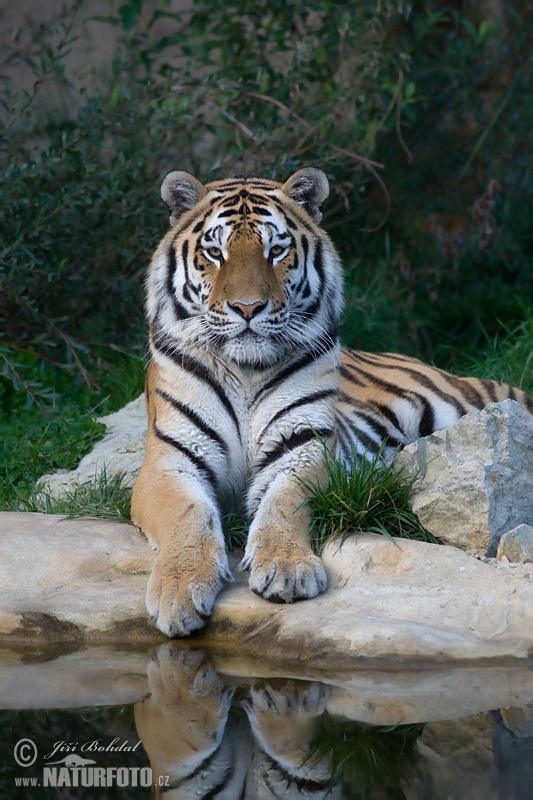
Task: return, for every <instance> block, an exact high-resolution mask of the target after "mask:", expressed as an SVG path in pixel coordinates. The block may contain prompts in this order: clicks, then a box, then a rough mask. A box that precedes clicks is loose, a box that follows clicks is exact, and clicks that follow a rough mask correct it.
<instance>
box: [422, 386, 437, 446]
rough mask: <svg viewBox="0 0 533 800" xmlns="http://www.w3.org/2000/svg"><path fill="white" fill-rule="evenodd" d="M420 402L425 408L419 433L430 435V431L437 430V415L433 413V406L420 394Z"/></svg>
mask: <svg viewBox="0 0 533 800" xmlns="http://www.w3.org/2000/svg"><path fill="white" fill-rule="evenodd" d="M419 398H420V402H421V403H422V406H423V408H424V411H423V413H422V417H421V419H420V422H419V424H418V435H419V436H429V434H430V433H433V431H434V430H435V415H434V413H433V408H432V407H431V404H430V403H429V401H428V400H426V398H425V397H422V395H419Z"/></svg>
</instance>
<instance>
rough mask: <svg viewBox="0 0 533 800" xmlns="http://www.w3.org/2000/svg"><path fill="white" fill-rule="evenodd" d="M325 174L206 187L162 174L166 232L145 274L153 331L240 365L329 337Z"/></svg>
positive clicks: (337, 289) (335, 283)
mask: <svg viewBox="0 0 533 800" xmlns="http://www.w3.org/2000/svg"><path fill="white" fill-rule="evenodd" d="M328 194H329V186H328V181H327V178H326V176H325V175H324V173H323V172H322V171H321V170H319V169H315V168H313V167H307V168H304V169H300V170H299V171H298V172H296V173H295V174H294V175H293V176H292V177H291V178H289V180H288V181H287V182H286V183H284V184H281V183H278V182H276V181H272V180H267V179H263V178H256V177H248V176H244V177H241V176H236V177H233V178H228V179H225V180H218V181H214V182H213V183H208V184H206V185H205V186H204V185H203V184H202V183H200V181H198V180H197V179H196V178H194V177H193V176H192V175H190V174H189V173H187V172H182V171H179V172H171V173H170V174H169V175H167V177H166V178H165V180H164V181H163V185H162V187H161V196H162V199H163V201H164V202H165V204H166V205H167V207H168V209H169V213H170V224H171V229H170V231H169V232H168V233H167V234H166V236H165V237H164V238H163V240H162V242H161V244H160V245H159V247H158V249H157V250H156V252H155V254H154V257H153V260H152V266H151V269H150V273H149V277H148V317H149V321H150V325H151V331H152V337H156V338H160V339H164V340H165V341H166V342H167V344H172V345H173V346H175V347H183V346H186V347H187V348H188V349H189V348H190V347H192V348H195V349H197V348H203V349H204V350H205V349H207V350H208V351H210V352H211V353H212V354H215V353H217V352H218V353H219V354H220V355H221V356H222V357H223V358H224V359H226V360H229V361H232V362H235V363H237V364H240V365H241V366H254V367H261V366H263V367H266V366H269V365H273V364H275V363H277V362H279V361H280V360H282V359H284V358H286V356H287V355H288V354H290V353H292V352H294V351H295V350H297V349H301V347H302V345H306V347H307V348H309V345H311V346H314V347H315V348H316V349H317V351H318V352H320V351H321V350H322V349H324V347H326V349H327V347H329V346H330V345H331V344H332V343H333V340H334V339H335V337H336V332H337V327H338V322H339V316H340V313H341V307H342V272H341V267H340V263H339V259H338V256H337V254H336V252H335V249H334V247H333V245H332V243H331V241H330V239H329V237H328V236H327V234H326V233H325V232H324V231H323V230H322V229H321V228H320V227H319V226H318V223H319V222H320V219H321V217H322V215H321V212H320V206H321V205H322V203H323V202H324V201H325V199H326V198H327V196H328Z"/></svg>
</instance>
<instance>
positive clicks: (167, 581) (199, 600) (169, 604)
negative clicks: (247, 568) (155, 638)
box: [146, 550, 231, 637]
mask: <svg viewBox="0 0 533 800" xmlns="http://www.w3.org/2000/svg"><path fill="white" fill-rule="evenodd" d="M224 580H231V573H230V570H229V566H228V561H227V558H226V554H225V553H221V554H220V555H219V557H218V559H216V560H215V559H213V560H211V561H205V562H201V563H200V562H198V563H196V564H195V565H194V567H193V568H191V566H190V565H187V564H184V563H183V561H182V560H180V559H179V558H176V557H175V556H174V557H173V558H170V557H168V556H167V555H165V552H164V551H163V550H162V551H161V552H160V553H159V555H158V558H157V561H156V563H155V565H154V567H153V569H152V574H151V575H150V579H149V581H148V588H147V590H146V608H147V610H148V614H149V615H150V619H151V620H152V622H153V623H154V624H155V625H156V627H157V628H158V629H159V630H160V631H161V633H164V634H165V635H166V636H170V637H175V636H189V634H191V633H192V632H193V631H195V630H199V629H200V628H203V627H204V625H205V623H206V621H207V619H208V618H209V616H210V614H211V612H212V610H213V606H214V604H215V599H216V596H217V594H218V593H219V591H220V590H221V588H222V585H223V582H224Z"/></svg>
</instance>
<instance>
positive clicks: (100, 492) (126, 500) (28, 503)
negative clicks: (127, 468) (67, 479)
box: [17, 469, 132, 522]
mask: <svg viewBox="0 0 533 800" xmlns="http://www.w3.org/2000/svg"><path fill="white" fill-rule="evenodd" d="M131 491H132V490H131V487H130V486H127V485H126V484H125V476H124V474H123V473H121V472H119V473H117V474H116V475H111V476H110V477H108V476H107V472H106V470H105V469H103V470H102V472H100V473H99V474H98V475H97V476H96V477H95V479H94V480H93V481H87V482H85V483H78V484H75V485H74V486H73V487H72V488H71V489H67V491H65V493H64V494H63V495H62V496H61V497H54V496H53V495H52V494H51V493H50V491H49V490H48V489H47V488H46V486H44V487H42V488H41V487H39V486H37V487H36V489H35V490H34V491H33V493H32V494H31V495H30V496H29V497H28V498H27V499H24V500H21V501H20V502H19V504H18V509H17V510H18V511H34V512H41V513H44V514H64V515H65V517H67V518H68V519H74V518H76V517H98V518H101V519H112V520H116V521H117V522H131Z"/></svg>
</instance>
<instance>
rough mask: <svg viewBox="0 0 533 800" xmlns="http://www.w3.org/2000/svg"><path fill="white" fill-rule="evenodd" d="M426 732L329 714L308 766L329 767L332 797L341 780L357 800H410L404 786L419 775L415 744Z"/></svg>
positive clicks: (316, 737) (313, 743) (320, 724)
mask: <svg viewBox="0 0 533 800" xmlns="http://www.w3.org/2000/svg"><path fill="white" fill-rule="evenodd" d="M423 728H424V726H423V725H422V724H418V725H391V726H373V725H366V724H365V723H362V722H352V721H350V720H346V719H340V718H336V717H333V716H330V715H329V714H328V713H327V712H326V713H324V714H323V715H322V716H321V717H320V719H319V720H318V721H317V726H316V729H315V732H314V737H313V740H312V741H311V744H310V748H309V755H308V757H307V759H306V762H304V763H311V764H312V763H314V762H316V761H322V760H323V761H326V762H329V765H330V773H331V782H330V791H331V789H333V787H334V786H335V785H336V784H337V783H338V782H340V781H341V780H342V783H343V785H344V786H345V788H346V789H348V790H349V791H350V795H349V796H350V797H353V798H354V800H368V798H376V797H379V798H391V799H392V798H394V800H405V798H406V795H405V793H404V792H403V789H402V788H401V787H402V786H405V785H406V784H407V785H408V784H409V783H410V781H411V780H412V779H413V777H414V776H415V775H416V764H417V759H418V752H417V749H416V741H417V739H418V737H419V736H420V734H421V733H422V730H423Z"/></svg>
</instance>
